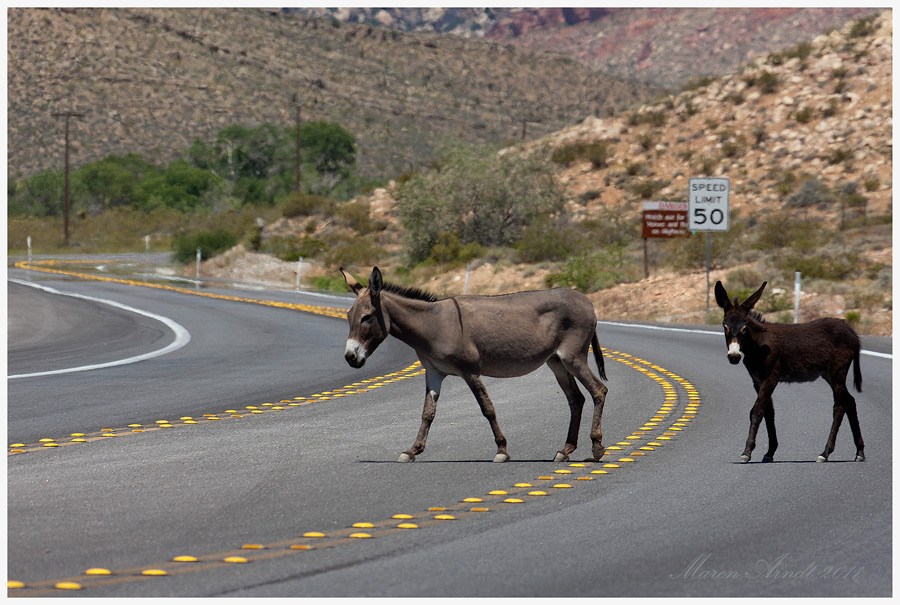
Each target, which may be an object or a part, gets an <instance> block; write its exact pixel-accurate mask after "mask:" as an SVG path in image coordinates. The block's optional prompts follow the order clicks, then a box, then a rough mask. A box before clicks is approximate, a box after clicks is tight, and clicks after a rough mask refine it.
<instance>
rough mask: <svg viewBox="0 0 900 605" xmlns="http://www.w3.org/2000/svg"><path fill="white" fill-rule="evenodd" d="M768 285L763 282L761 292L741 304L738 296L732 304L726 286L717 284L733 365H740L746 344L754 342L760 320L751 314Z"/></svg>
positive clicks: (729, 356) (718, 299)
mask: <svg viewBox="0 0 900 605" xmlns="http://www.w3.org/2000/svg"><path fill="white" fill-rule="evenodd" d="M766 283H768V282H763V285H761V286H760V287H759V290H757V291H756V292H754V293H753V294H751V295H750V296H748V297H747V300H745V301H744V302H742V303H740V302H738V297H737V296H735V297H734V302H732V301H731V300H730V299H729V298H728V292H726V291H725V286H723V285H722V282H720V281H717V282H716V302H717V303H719V306H720V307H722V308H723V309H724V310H725V317H724V318H723V319H722V327H723V328H724V329H725V344H727V345H728V361H730V362H731V363H740V361H741V351H742V349H743V348H744V346H745V344H747V343H748V342H750V341H751V340H752V338H753V335H752V331H753V329H754V326H755V327H756V328H759V326H758V325H755V324H756V320H757V319H758V318H759V316H758V314H756V313H753V314H752V315H751V313H750V312H751V311H752V309H753V305H755V304H756V303H757V302H758V301H759V297H760V296H762V293H763V289H764V288H765V287H766ZM753 315H757V317H753Z"/></svg>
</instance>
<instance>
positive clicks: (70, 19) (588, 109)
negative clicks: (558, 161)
mask: <svg viewBox="0 0 900 605" xmlns="http://www.w3.org/2000/svg"><path fill="white" fill-rule="evenodd" d="M7 35H8V38H7V48H8V74H7V95H8V100H7V111H8V120H7V128H8V147H7V150H8V157H9V167H10V169H11V170H12V171H13V172H14V173H17V174H19V175H22V176H27V175H30V174H33V173H34V172H37V171H40V170H46V169H50V168H54V169H56V168H59V167H60V166H61V163H62V158H63V132H64V126H63V121H62V119H61V118H57V117H53V116H52V114H53V113H60V112H76V113H81V114H84V116H83V117H79V118H74V119H73V120H72V123H71V133H72V134H71V140H72V151H73V153H72V162H73V164H74V165H75V166H78V165H80V164H82V163H85V162H88V161H95V160H98V159H100V158H102V157H104V156H106V155H108V154H112V153H116V154H124V153H128V152H137V153H141V154H143V155H144V156H145V157H146V158H148V159H149V160H151V161H159V162H166V161H169V160H171V159H172V158H173V157H175V156H176V155H177V154H178V153H180V152H182V151H183V150H185V149H186V148H187V147H189V146H190V144H191V143H193V141H194V139H196V138H201V139H205V140H212V139H213V137H214V136H215V134H216V133H217V132H218V131H219V130H220V129H221V128H223V127H225V126H228V125H232V124H242V125H245V126H257V125H259V124H261V123H264V122H271V123H274V124H278V125H284V126H292V125H293V124H294V121H295V117H296V115H295V114H296V105H295V103H294V102H293V98H294V95H297V97H298V99H299V105H300V110H301V114H302V115H301V118H302V119H303V120H305V121H310V120H329V121H336V122H339V123H340V124H341V125H342V126H344V127H345V128H347V129H348V130H350V131H351V132H353V133H354V134H355V135H356V137H357V143H358V148H359V154H358V160H359V163H360V165H361V166H362V168H363V169H364V171H365V173H366V174H367V175H369V176H383V175H396V174H400V173H401V172H403V171H405V170H409V169H411V168H413V167H416V166H419V165H422V164H425V163H427V162H428V160H429V158H430V155H431V154H430V152H431V149H432V147H433V146H434V145H435V144H437V143H438V142H440V140H441V139H442V138H443V137H445V136H449V135H452V136H457V137H461V138H464V139H466V140H471V141H494V142H498V141H499V142H506V141H510V140H516V139H518V138H519V137H520V136H521V134H522V130H523V120H527V121H528V122H527V124H526V126H527V136H528V137H529V138H532V137H536V136H541V135H545V134H547V133H550V132H554V131H556V130H559V129H560V128H562V127H564V126H566V125H568V124H572V123H574V122H577V121H579V120H581V119H583V118H584V117H585V116H588V115H594V114H598V115H599V114H604V115H605V114H606V112H607V111H609V110H610V109H612V108H617V107H618V108H620V107H624V106H627V105H629V104H632V103H634V102H635V101H637V100H643V99H647V98H650V96H651V95H656V94H657V91H656V90H655V89H653V88H651V87H648V86H646V85H637V84H630V83H628V82H623V81H616V80H615V79H614V78H604V79H603V80H602V81H598V79H597V78H596V75H595V74H594V73H593V72H592V71H591V70H590V69H589V68H588V67H586V66H585V65H583V64H581V63H579V62H577V61H575V60H573V59H570V58H567V57H564V56H562V55H554V54H548V53H545V52H536V51H530V50H525V49H519V48H517V47H514V46H510V45H508V44H506V43H498V42H496V41H485V40H482V39H463V38H459V37H452V36H440V35H437V34H425V33H413V32H411V33H401V32H397V31H393V32H391V31H388V30H386V29H383V28H374V27H372V26H370V25H360V24H349V23H347V24H343V23H340V22H337V21H334V20H332V19H330V18H329V19H316V18H311V17H307V16H304V15H300V14H289V13H284V12H281V11H279V10H263V9H256V8H252V9H231V8H229V9H217V8H197V9H182V8H179V9H155V8H128V9H110V8H94V9H74V8H50V9H42V8H10V9H9V10H8V11H7Z"/></svg>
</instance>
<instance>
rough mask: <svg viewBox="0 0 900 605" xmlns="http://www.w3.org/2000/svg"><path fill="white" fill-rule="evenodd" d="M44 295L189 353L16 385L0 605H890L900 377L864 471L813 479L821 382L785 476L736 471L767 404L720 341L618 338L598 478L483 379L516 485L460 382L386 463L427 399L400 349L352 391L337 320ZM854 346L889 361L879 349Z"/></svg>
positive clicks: (788, 449)
mask: <svg viewBox="0 0 900 605" xmlns="http://www.w3.org/2000/svg"><path fill="white" fill-rule="evenodd" d="M31 279H35V276H32V277H31ZM52 285H53V287H54V288H57V289H60V290H65V291H70V292H75V293H80V294H86V295H91V296H96V297H98V298H103V299H107V300H114V301H117V302H119V303H121V304H124V305H128V306H130V307H133V308H135V309H142V310H145V311H148V312H151V313H155V314H158V315H161V316H165V317H169V318H171V319H172V320H173V321H176V322H177V323H178V324H180V325H183V326H184V327H185V328H186V329H187V330H188V331H189V332H190V333H191V335H192V338H191V341H190V343H189V344H187V345H186V346H185V347H183V348H182V349H180V350H178V351H175V352H172V353H170V354H168V355H165V356H162V357H158V358H155V359H150V360H147V361H142V362H140V363H136V364H131V365H129V366H122V367H114V368H108V369H102V370H95V371H90V372H82V373H78V374H69V375H61V376H50V377H42V378H34V379H22V380H15V381H11V382H10V383H8V387H7V388H8V398H9V405H8V410H9V422H8V438H9V439H10V440H11V441H10V443H13V442H17V443H22V444H23V445H24V446H25V447H22V448H11V449H24V450H25V451H24V452H21V453H19V452H14V453H11V454H10V456H9V458H8V464H7V469H8V530H7V531H8V577H9V579H10V580H12V581H14V582H21V583H22V584H23V587H22V588H10V589H9V594H11V595H16V594H18V595H34V596H41V595H43V596H58V595H60V594H65V593H64V592H63V591H66V590H75V589H74V588H67V586H69V587H71V586H72V585H77V586H80V588H79V589H77V590H78V592H77V594H79V595H81V596H98V597H100V596H301V595H302V596H423V595H428V596H562V595H566V596H651V595H659V596H756V595H760V596H763V595H765V596H775V595H788V596H798V595H805V596H851V595H852V596H867V595H868V596H884V595H889V594H891V580H892V575H891V567H892V566H891V524H892V518H891V470H892V468H891V457H890V455H891V452H892V435H891V420H892V415H891V395H892V394H891V387H892V383H891V365H892V359H890V358H885V357H878V356H871V355H870V356H866V357H864V358H863V362H862V368H863V376H864V385H865V390H864V392H863V393H862V394H860V395H858V396H857V401H858V402H859V409H860V419H861V424H862V430H863V435H864V437H865V439H866V443H867V448H866V452H867V455H868V460H867V461H866V462H865V463H851V462H848V461H849V460H851V459H852V454H853V449H852V441H851V438H850V435H849V431H848V430H846V427H844V428H845V431H843V432H842V433H841V434H840V435H839V438H838V449H837V451H836V452H835V454H834V455H833V460H834V462H831V463H828V464H816V463H814V462H812V461H813V460H815V456H816V455H817V454H818V453H819V452H820V451H821V448H822V445H823V443H824V440H825V437H826V436H827V430H828V425H829V424H830V402H829V400H830V393H829V391H828V388H827V386H826V385H825V384H824V382H820V383H813V384H804V385H784V386H779V388H778V389H777V390H776V392H775V402H776V414H777V419H778V426H779V438H780V441H781V447H780V449H779V451H778V454H777V455H776V462H775V463H773V464H760V463H755V462H754V463H751V464H747V465H740V464H736V460H737V458H738V455H739V454H740V451H741V449H742V446H743V440H744V438H745V437H746V430H747V424H748V422H747V413H748V412H749V408H750V405H751V403H752V394H753V389H752V386H751V385H750V381H749V378H748V376H747V375H746V372H745V371H744V370H743V368H742V367H732V366H731V365H730V364H728V362H727V360H726V359H725V354H724V345H723V339H722V338H721V335H718V336H717V332H714V333H713V334H710V333H709V332H707V331H705V330H703V329H701V330H696V331H689V332H673V331H665V330H649V329H646V328H642V327H639V326H629V325H609V324H604V323H601V324H600V326H599V334H600V342H601V345H602V346H603V347H604V349H605V355H606V357H607V364H606V365H607V370H608V373H609V377H610V380H609V383H608V384H609V387H610V395H609V399H608V403H607V406H606V411H605V415H604V433H605V443H606V444H607V445H613V444H617V443H619V444H622V445H617V446H616V447H619V448H622V449H620V450H612V451H610V455H609V456H608V457H607V458H608V459H607V460H605V461H604V462H603V463H601V464H593V465H587V466H569V465H559V464H554V463H552V462H549V460H550V459H551V458H552V456H553V454H554V453H555V451H556V449H558V448H559V446H560V445H561V440H562V439H563V438H564V434H565V424H566V422H567V415H568V413H567V409H566V406H565V403H564V399H563V397H562V395H561V394H560V393H559V391H558V387H557V386H556V384H555V381H554V380H552V375H551V374H550V373H549V371H547V370H539V371H538V372H535V373H534V374H532V375H530V376H528V377H524V378H520V379H508V380H488V381H486V384H487V388H488V391H489V393H490V394H491V396H492V398H493V399H494V402H495V405H496V407H497V412H498V418H499V420H500V424H501V427H502V428H503V430H504V432H505V433H506V435H507V437H508V439H509V442H510V453H511V455H512V457H513V460H512V461H511V462H510V463H507V464H492V463H490V462H489V461H490V459H491V457H492V455H493V443H492V440H491V437H490V431H489V429H488V426H487V423H486V421H485V420H484V419H483V418H482V417H481V416H480V413H479V412H478V411H477V406H476V405H475V403H474V401H473V400H472V396H471V394H470V393H468V390H467V388H466V387H465V385H464V384H463V383H462V381H460V380H448V381H447V383H446V384H445V387H444V392H443V393H442V398H441V402H440V405H439V407H438V417H437V420H436V421H435V425H434V428H433V429H432V433H431V435H430V437H429V442H428V448H427V450H426V452H425V453H424V454H423V455H422V456H421V457H420V459H419V461H417V462H416V463H413V464H408V465H403V464H397V463H395V462H393V461H394V460H395V459H396V455H397V453H398V452H399V451H401V450H403V449H406V447H408V446H409V444H410V443H411V441H412V439H413V437H414V435H415V430H416V427H417V425H418V416H419V414H420V409H421V408H420V406H421V400H422V396H423V390H424V389H423V381H422V378H421V376H420V375H418V374H419V372H420V371H419V369H418V368H417V367H416V366H415V365H414V361H415V359H414V357H413V356H412V355H411V353H410V351H409V350H408V349H406V348H405V347H404V346H403V345H401V344H399V343H396V342H395V341H393V342H392V341H388V342H386V343H385V345H383V347H382V348H380V349H379V351H378V352H377V353H376V354H375V355H374V356H373V358H372V360H371V365H369V364H367V366H366V368H364V370H360V371H354V370H351V369H350V368H349V367H347V366H346V364H345V363H344V362H343V359H342V352H343V341H344V339H345V338H346V329H347V328H346V324H345V323H344V322H341V321H337V320H335V319H333V318H330V317H323V316H316V315H312V314H309V313H298V312H296V311H293V310H291V309H289V308H283V307H281V308H279V307H271V306H262V305H254V304H249V303H247V302H236V301H234V300H227V299H222V298H218V299H214V298H209V297H205V296H197V295H192V294H189V293H184V292H174V291H166V290H158V289H150V288H142V287H139V286H132V285H126V284H122V283H111V282H89V281H82V280H65V281H61V282H60V281H57V282H55V283H53V284H52ZM9 292H10V301H9V302H10V308H11V309H12V307H13V306H15V304H16V297H17V292H16V291H15V289H14V288H10V291H9ZM36 292H37V291H36ZM198 293H200V294H202V293H208V294H221V295H230V296H232V297H233V298H250V297H256V298H259V299H266V300H276V301H284V302H289V303H291V302H297V301H299V300H300V299H301V298H302V297H301V296H300V295H297V294H294V293H277V292H262V293H253V294H247V293H246V292H226V291H225V290H221V289H211V288H207V289H200V290H198ZM349 302H350V301H349V299H347V300H346V301H344V306H346V304H347V303H349ZM309 304H312V305H315V304H319V305H321V304H322V301H321V300H312V299H311V300H310V302H309ZM329 304H332V302H331V301H329ZM97 309H98V307H95V308H94V311H93V312H95V313H97V314H98V316H99V314H100V311H98V310H97ZM12 312H13V311H12V310H11V313H12ZM90 314H91V311H90V310H86V313H85V315H84V320H85V321H89V320H90V317H89V316H90ZM122 315H123V317H124V315H125V313H123V314H122ZM119 319H122V318H121V317H120V318H119ZM109 320H110V318H109V316H107V315H104V316H102V317H97V318H95V321H97V322H100V323H103V322H106V321H109ZM124 325H125V324H122V326H124ZM157 327H158V326H157ZM122 329H123V330H124V331H128V330H131V329H133V330H135V331H137V332H140V331H141V327H140V326H134V327H133V328H129V329H125V328H124V327H123V328H122ZM117 331H118V330H117ZM716 336H717V337H716ZM171 337H172V336H171V335H170V334H166V335H161V336H160V338H162V339H163V340H165V339H167V338H171ZM14 340H15V339H14V338H12V333H11V338H10V346H11V354H10V360H9V364H10V367H12V364H14V363H19V362H20V360H19V359H14V357H16V356H15V355H13V354H12V351H13V350H14V346H15V344H14V342H13V341H14ZM125 342H126V344H124V345H122V347H121V348H122V349H123V350H126V349H131V348H133V346H135V345H134V343H133V342H131V341H127V340H126V341H125ZM136 346H144V344H140V345H136ZM864 346H865V347H866V348H867V349H868V350H872V351H875V352H880V353H889V352H890V348H889V347H890V343H889V341H885V340H873V339H864ZM279 404H280V405H279ZM292 404H293V405H292ZM248 408H253V409H248ZM276 408H282V409H276ZM228 410H231V412H228ZM205 414H215V416H213V417H215V418H218V420H211V419H210V416H205ZM586 416H588V418H586V419H585V420H586V422H585V425H584V426H583V427H582V439H583V441H584V443H582V446H581V448H580V449H579V450H578V451H577V452H576V454H579V453H580V454H581V455H586V454H587V453H588V452H589V440H588V439H587V428H588V424H589V415H586ZM656 418H659V420H654V419H656ZM162 421H168V422H162ZM129 424H139V425H141V426H140V428H137V430H138V431H140V432H133V431H134V430H135V428H133V427H128V425H129ZM165 425H171V426H170V427H165ZM161 427H164V428H161ZM103 429H111V430H108V431H103ZM75 432H77V433H84V434H85V437H84V438H85V439H86V441H84V442H72V437H71V433H75ZM105 434H113V435H115V436H114V437H106V436H104V435H105ZM42 438H52V439H54V440H55V442H56V443H58V444H59V447H44V446H43V445H41V442H40V441H39V440H40V439H42ZM76 438H78V437H76ZM651 443H652V444H656V445H650V444H651ZM641 448H646V449H641ZM576 464H577V463H576ZM606 464H615V465H616V466H614V467H606V466H605V465H606ZM561 471H568V472H561ZM595 471H602V472H599V473H597V472H595ZM526 483H527V484H529V485H528V486H527V487H525V486H524V484H526ZM562 485H569V486H571V487H557V486H562ZM496 491H504V492H507V493H506V494H492V493H491V492H496ZM533 492H534V493H533ZM538 492H543V493H546V494H547V495H540V494H539V493H538ZM472 499H478V500H480V502H475V501H466V500H472ZM508 500H509V501H508ZM519 501H520V502H519ZM482 508H484V509H487V510H486V511H480V510H477V509H482ZM433 509H444V510H433ZM473 509H476V510H473ZM395 515H408V516H409V517H410V518H408V519H407V518H395ZM446 516H449V517H453V518H452V519H450V518H440V517H446ZM357 524H363V526H361V527H354V525H357ZM366 524H370V525H371V527H368V526H366ZM401 524H412V525H416V526H418V527H417V528H412V527H410V528H400V527H399V526H400V525H401ZM310 532H318V533H321V534H323V536H322V537H310V536H307V535H306V534H309V533H310ZM363 535H368V536H371V537H370V538H364V537H362V536H363ZM354 536H358V537H354ZM179 556H183V557H194V558H196V560H195V561H173V559H174V558H176V557H179ZM232 557H240V559H233V558H232ZM239 561H245V562H239ZM88 569H105V570H108V571H110V572H111V573H110V574H109V575H85V573H84V572H85V571H86V570H88ZM150 571H153V572H154V574H153V575H145V572H150ZM156 572H160V574H162V573H164V574H165V575H159V574H157V573H156ZM16 586H17V585H16ZM57 586H59V587H57Z"/></svg>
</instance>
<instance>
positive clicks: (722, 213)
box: [688, 178, 730, 231]
mask: <svg viewBox="0 0 900 605" xmlns="http://www.w3.org/2000/svg"><path fill="white" fill-rule="evenodd" d="M729 189H730V182H729V180H728V179H727V178H702V179H699V178H698V179H689V181H688V229H690V230H691V231H728V192H729Z"/></svg>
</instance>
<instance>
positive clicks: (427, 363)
mask: <svg viewBox="0 0 900 605" xmlns="http://www.w3.org/2000/svg"><path fill="white" fill-rule="evenodd" d="M341 273H342V274H343V275H344V279H345V280H346V281H347V286H349V288H350V289H351V290H352V291H353V292H354V293H356V301H355V302H354V303H353V306H352V307H351V308H350V311H349V312H348V314H347V317H348V319H349V320H350V336H349V337H348V339H347V348H346V351H345V353H344V357H345V358H346V359H347V363H349V364H350V365H351V366H353V367H354V368H361V367H362V366H363V364H364V363H365V362H366V359H368V358H369V357H370V356H371V355H372V353H374V352H375V349H376V347H378V345H379V344H381V343H382V342H383V341H384V339H385V338H387V337H388V334H390V335H392V336H394V337H396V338H398V339H400V340H401V341H403V342H405V343H406V344H408V345H409V346H411V347H412V348H413V349H415V351H416V354H417V355H418V356H419V360H420V361H421V362H422V367H423V368H425V408H424V409H423V411H422V425H421V427H420V428H419V434H418V436H417V437H416V441H415V443H413V446H412V447H411V448H409V449H408V450H406V451H405V452H403V453H402V454H400V458H399V460H398V462H411V461H413V460H415V458H416V456H417V455H419V454H421V453H422V451H423V450H424V449H425V439H426V438H427V437H428V430H429V428H431V422H432V421H433V420H434V414H435V409H436V406H437V401H438V397H439V396H440V393H441V383H442V382H443V380H444V378H446V377H447V376H450V375H453V376H461V377H462V379H463V380H465V381H466V383H467V384H468V385H469V388H470V389H472V393H474V395H475V399H476V400H477V401H478V405H479V406H481V412H482V413H483V414H484V416H485V418H487V419H488V422H490V425H491V430H492V431H493V432H494V441H496V443H497V455H496V456H495V457H494V462H506V461H507V460H509V454H508V453H507V451H506V437H504V436H503V433H502V432H500V427H499V426H498V425H497V418H496V414H495V413H494V405H493V404H492V403H491V400H490V398H489V397H488V394H487V391H486V390H485V388H484V383H483V382H482V381H481V377H482V376H493V377H512V376H523V375H525V374H528V373H529V372H532V371H534V370H536V369H538V368H539V367H540V366H541V365H543V364H545V363H546V364H547V365H548V366H549V367H550V369H551V370H552V371H553V374H554V375H555V376H556V380H557V381H558V382H559V385H560V386H561V387H562V390H563V392H564V393H565V394H566V398H567V399H568V401H569V409H570V411H571V418H570V421H569V433H568V436H567V437H566V444H565V446H564V447H563V448H562V449H561V450H559V452H558V453H557V454H556V458H555V459H556V461H557V462H561V461H565V460H568V459H569V454H571V453H572V452H573V451H575V447H576V445H577V442H578V425H579V424H580V422H581V410H582V407H583V406H584V401H585V398H584V395H582V393H581V391H580V390H579V389H578V385H577V384H576V382H575V379H576V378H577V379H578V380H579V381H580V382H581V384H583V385H584V386H585V387H586V388H587V390H588V392H589V393H590V394H591V397H592V398H593V400H594V417H593V423H592V424H591V443H592V446H591V448H592V453H593V459H594V460H599V459H600V457H601V456H602V455H603V452H604V448H603V446H602V445H601V444H600V440H601V437H602V432H601V430H600V417H601V416H602V414H603V403H604V401H605V400H606V392H607V388H606V385H604V384H603V383H602V382H600V380H599V379H598V378H597V377H596V376H594V374H593V373H592V372H591V370H590V368H589V367H588V348H589V347H590V346H591V344H593V346H594V359H595V360H596V362H597V367H598V369H599V371H600V376H601V377H602V378H603V379H604V380H605V379H606V371H605V369H604V367H603V354H602V352H601V351H600V346H599V343H598V341H597V332H596V330H597V319H596V316H595V315H594V307H593V305H592V304H591V302H590V301H589V300H588V299H587V297H586V296H584V295H583V294H580V293H579V292H575V291H574V290H568V289H566V288H555V289H553V290H541V291H534V292H518V293H515V294H504V295H500V296H454V297H451V298H445V299H441V300H437V299H435V297H434V296H432V295H430V294H428V293H426V292H422V291H421V290H417V289H414V288H401V287H399V286H395V285H392V284H389V283H385V282H384V281H383V280H382V275H381V271H379V270H378V267H375V268H374V269H372V275H371V277H370V278H369V285H368V287H364V286H363V285H361V284H360V283H359V282H357V281H356V279H354V278H353V276H351V275H350V274H348V273H347V272H346V271H344V270H343V269H341Z"/></svg>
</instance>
